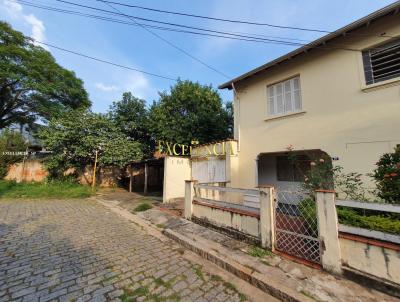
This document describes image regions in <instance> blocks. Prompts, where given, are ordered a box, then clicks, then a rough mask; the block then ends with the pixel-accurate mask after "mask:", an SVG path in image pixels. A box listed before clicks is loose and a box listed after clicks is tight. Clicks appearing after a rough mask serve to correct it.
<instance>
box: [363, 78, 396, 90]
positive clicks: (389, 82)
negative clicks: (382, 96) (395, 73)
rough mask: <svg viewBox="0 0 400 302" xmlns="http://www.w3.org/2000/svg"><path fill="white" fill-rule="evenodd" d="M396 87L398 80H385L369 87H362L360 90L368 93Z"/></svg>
mask: <svg viewBox="0 0 400 302" xmlns="http://www.w3.org/2000/svg"><path fill="white" fill-rule="evenodd" d="M396 85H400V78H395V79H390V80H386V81H382V82H379V83H375V84H370V85H363V86H362V87H361V90H362V91H363V92H370V91H375V90H378V89H382V88H386V87H391V86H396Z"/></svg>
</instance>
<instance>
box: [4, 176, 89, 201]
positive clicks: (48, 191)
mask: <svg viewBox="0 0 400 302" xmlns="http://www.w3.org/2000/svg"><path fill="white" fill-rule="evenodd" d="M90 195H91V188H90V187H89V186H82V185H80V184H77V183H73V182H60V181H53V182H48V183H46V182H44V183H39V182H21V183H16V182H15V181H6V180H0V198H64V199H65V198H86V197H89V196H90Z"/></svg>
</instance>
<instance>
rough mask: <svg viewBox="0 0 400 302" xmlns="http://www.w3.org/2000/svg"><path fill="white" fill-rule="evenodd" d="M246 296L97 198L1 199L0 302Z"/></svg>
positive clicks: (240, 298)
mask: <svg viewBox="0 0 400 302" xmlns="http://www.w3.org/2000/svg"><path fill="white" fill-rule="evenodd" d="M163 237H164V236H163ZM245 299H246V298H245V296H243V295H242V294H241V293H240V292H238V291H237V290H236V289H232V286H230V285H229V283H226V282H225V281H223V280H220V279H218V278H213V276H212V275H210V274H208V273H204V272H202V271H201V267H199V266H198V265H196V264H195V263H193V262H191V261H190V260H188V259H187V258H185V257H184V256H183V255H182V252H181V251H180V248H179V246H178V245H177V244H176V243H175V242H174V241H172V240H170V239H168V238H166V237H164V239H163V240H162V241H161V240H160V239H159V238H157V237H154V236H152V235H151V234H149V233H148V232H146V231H145V230H144V229H143V226H139V225H137V224H134V223H131V222H129V221H127V220H126V219H122V218H121V217H119V216H118V215H116V214H115V213H112V212H111V211H110V210H108V209H107V208H105V207H103V206H102V205H100V204H99V203H97V202H96V201H93V200H37V201H24V200H18V201H16V200H14V201H12V200H9V201H8V200H4V201H0V301H30V302H32V301H39V302H45V301H128V300H136V301H160V300H162V301H178V300H180V301H244V300H245ZM272 299H273V298H272ZM270 301H275V299H273V300H270Z"/></svg>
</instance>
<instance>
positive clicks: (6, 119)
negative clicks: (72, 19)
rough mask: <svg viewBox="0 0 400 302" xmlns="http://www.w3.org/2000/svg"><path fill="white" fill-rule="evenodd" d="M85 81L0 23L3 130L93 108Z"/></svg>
mask: <svg viewBox="0 0 400 302" xmlns="http://www.w3.org/2000/svg"><path fill="white" fill-rule="evenodd" d="M90 104H91V103H90V101H89V99H88V95H87V93H86V91H85V89H84V88H83V82H82V80H80V79H78V78H77V77H76V76H75V73H74V72H72V71H69V70H66V69H64V68H62V67H61V66H60V65H58V64H57V63H56V61H55V59H54V58H53V56H52V55H51V54H50V53H49V52H48V51H46V50H45V49H43V48H42V47H39V46H35V45H34V44H33V43H32V41H31V40H30V39H29V38H27V37H25V36H24V35H23V34H22V33H21V32H18V31H15V30H13V29H12V28H11V27H10V26H9V25H8V24H7V23H5V22H0V129H2V128H6V127H8V126H10V125H12V124H32V123H33V122H34V121H35V120H36V119H37V118H41V119H43V120H49V119H50V118H52V117H54V116H58V115H59V114H60V113H62V112H65V111H66V110H70V109H77V108H88V107H90Z"/></svg>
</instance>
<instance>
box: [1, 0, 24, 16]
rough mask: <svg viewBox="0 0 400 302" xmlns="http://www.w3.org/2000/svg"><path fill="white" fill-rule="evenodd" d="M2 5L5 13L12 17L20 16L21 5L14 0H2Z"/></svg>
mask: <svg viewBox="0 0 400 302" xmlns="http://www.w3.org/2000/svg"><path fill="white" fill-rule="evenodd" d="M3 4H4V7H5V9H6V11H7V13H8V14H9V15H10V16H11V17H13V18H16V19H17V18H18V17H20V14H21V12H22V5H21V4H19V3H17V2H14V1H10V0H4V1H3Z"/></svg>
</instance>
